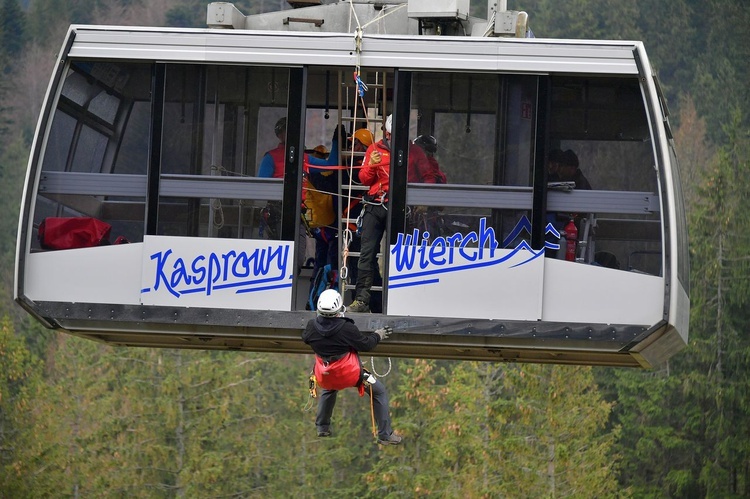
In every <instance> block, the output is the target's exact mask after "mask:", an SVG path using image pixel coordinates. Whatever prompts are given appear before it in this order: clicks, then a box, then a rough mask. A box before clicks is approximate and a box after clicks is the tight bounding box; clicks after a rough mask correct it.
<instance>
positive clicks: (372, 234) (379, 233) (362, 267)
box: [349, 114, 436, 313]
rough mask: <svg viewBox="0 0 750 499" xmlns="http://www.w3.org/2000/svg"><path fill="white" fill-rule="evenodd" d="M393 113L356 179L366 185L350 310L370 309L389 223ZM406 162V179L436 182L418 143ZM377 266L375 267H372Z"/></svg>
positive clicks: (368, 153)
mask: <svg viewBox="0 0 750 499" xmlns="http://www.w3.org/2000/svg"><path fill="white" fill-rule="evenodd" d="M392 123H393V115H390V114H389V115H388V117H387V118H386V120H385V124H384V126H383V138H382V139H381V140H379V141H378V142H375V143H374V144H372V145H370V147H368V148H367V152H366V153H365V159H364V161H363V162H362V169H361V170H360V172H359V179H360V181H361V182H362V184H363V185H366V186H368V187H369V189H368V191H367V194H366V195H365V196H364V198H363V200H364V203H365V207H364V209H363V211H364V213H363V215H362V229H361V232H362V234H361V235H362V243H361V244H362V250H361V251H360V256H359V262H358V263H357V284H356V289H355V299H354V301H353V302H352V303H351V305H349V310H350V311H351V312H365V313H366V312H370V311H371V308H370V298H371V294H370V290H371V288H372V286H373V280H374V277H375V273H376V272H375V271H374V270H373V268H374V265H376V262H377V253H378V250H379V249H380V240H381V239H382V237H383V234H384V233H385V229H386V225H387V223H388V189H389V184H390V169H391V127H392ZM408 158H409V160H408V162H407V181H408V182H423V183H435V182H436V178H435V176H434V175H429V172H430V171H431V170H432V167H431V166H430V164H429V162H428V160H427V156H426V155H425V153H424V151H422V149H421V148H420V147H410V148H409V153H408ZM375 268H377V267H375Z"/></svg>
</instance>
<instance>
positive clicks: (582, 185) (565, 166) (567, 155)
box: [545, 149, 591, 258]
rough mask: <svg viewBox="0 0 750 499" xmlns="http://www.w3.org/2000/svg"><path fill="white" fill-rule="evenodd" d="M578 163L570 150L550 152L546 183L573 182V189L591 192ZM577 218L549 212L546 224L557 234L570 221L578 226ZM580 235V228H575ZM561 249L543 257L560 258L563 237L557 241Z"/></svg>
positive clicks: (574, 215)
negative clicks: (553, 228)
mask: <svg viewBox="0 0 750 499" xmlns="http://www.w3.org/2000/svg"><path fill="white" fill-rule="evenodd" d="M579 165H580V162H579V160H578V155H577V154H576V153H575V152H574V151H573V150H572V149H568V150H566V151H564V152H563V151H561V150H560V149H554V150H552V151H551V152H550V155H549V162H548V166H547V175H548V176H547V180H548V182H573V183H575V189H578V190H591V184H590V183H589V181H588V179H587V178H586V177H585V176H584V175H583V172H582V171H581V169H580V168H579ZM578 218H579V216H578V214H576V213H555V212H551V213H548V214H547V222H548V223H552V224H553V225H554V226H555V229H557V230H558V232H561V234H562V231H563V230H564V227H565V226H566V225H567V223H568V222H569V221H570V220H574V221H576V225H579V223H578V222H577V219H578ZM577 229H578V231H579V233H580V227H578V228H577ZM559 242H560V245H561V249H560V250H559V251H554V250H552V249H549V248H548V249H547V250H546V251H545V256H547V257H552V258H561V255H563V254H564V247H565V239H564V237H563V238H561V239H560V240H559Z"/></svg>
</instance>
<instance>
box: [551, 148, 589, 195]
mask: <svg viewBox="0 0 750 499" xmlns="http://www.w3.org/2000/svg"><path fill="white" fill-rule="evenodd" d="M557 177H558V180H559V181H560V182H575V184H576V187H575V188H576V189H583V190H591V184H590V183H589V181H588V179H587V178H586V177H585V176H584V175H583V172H582V171H581V169H580V168H579V161H578V155H577V154H576V153H575V152H573V150H572V149H568V150H567V151H565V152H564V153H562V156H561V158H560V161H559V163H558V167H557Z"/></svg>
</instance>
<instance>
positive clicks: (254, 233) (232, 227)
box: [158, 197, 280, 239]
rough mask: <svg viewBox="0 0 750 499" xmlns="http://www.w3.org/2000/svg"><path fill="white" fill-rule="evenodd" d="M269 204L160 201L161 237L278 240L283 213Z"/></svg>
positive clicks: (236, 200)
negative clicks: (280, 216)
mask: <svg viewBox="0 0 750 499" xmlns="http://www.w3.org/2000/svg"><path fill="white" fill-rule="evenodd" d="M273 205H274V202H272V201H267V200H242V199H218V198H214V199H208V198H174V197H161V198H160V199H159V213H160V217H159V228H158V233H159V234H160V235H165V236H191V237H221V238H235V239H236V238H242V239H277V237H275V235H276V231H278V223H279V222H280V219H279V218H278V215H280V213H279V212H276V213H273V210H271V211H272V212H271V213H269V209H268V207H269V206H273Z"/></svg>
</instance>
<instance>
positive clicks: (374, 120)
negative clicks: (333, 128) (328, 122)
mask: <svg viewBox="0 0 750 499" xmlns="http://www.w3.org/2000/svg"><path fill="white" fill-rule="evenodd" d="M341 121H348V122H350V123H351V122H352V121H366V122H368V123H382V121H383V118H382V117H378V118H365V117H363V116H357V117H356V118H355V117H354V116H342V117H341Z"/></svg>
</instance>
